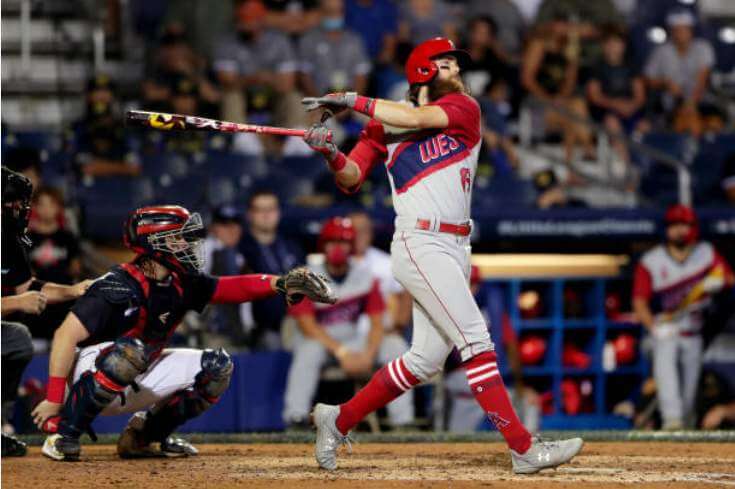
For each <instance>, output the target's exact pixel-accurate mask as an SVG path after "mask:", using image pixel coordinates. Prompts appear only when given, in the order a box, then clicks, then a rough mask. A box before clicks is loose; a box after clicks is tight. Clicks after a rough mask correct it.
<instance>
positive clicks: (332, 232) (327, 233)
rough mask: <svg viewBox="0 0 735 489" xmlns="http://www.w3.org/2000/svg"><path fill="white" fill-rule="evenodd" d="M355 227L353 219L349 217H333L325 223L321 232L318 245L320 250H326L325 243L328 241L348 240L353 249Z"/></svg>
mask: <svg viewBox="0 0 735 489" xmlns="http://www.w3.org/2000/svg"><path fill="white" fill-rule="evenodd" d="M355 237H356V233H355V228H354V227H353V225H352V220H351V219H349V218H347V217H333V218H331V219H329V220H328V221H327V222H325V223H324V225H323V226H322V230H321V232H320V233H319V243H318V247H319V250H320V251H322V252H323V251H324V245H325V244H326V243H327V241H347V242H348V243H350V247H351V249H354V247H355Z"/></svg>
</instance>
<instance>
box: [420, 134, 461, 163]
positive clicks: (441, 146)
mask: <svg viewBox="0 0 735 489" xmlns="http://www.w3.org/2000/svg"><path fill="white" fill-rule="evenodd" d="M457 149H459V143H458V142H457V140H456V139H454V138H453V137H451V136H447V135H446V134H439V135H438V136H434V137H433V138H431V139H429V140H427V141H424V142H422V143H420V144H419V153H420V155H421V163H424V164H426V163H430V162H431V161H433V160H436V159H438V158H440V157H442V156H447V155H448V154H449V153H451V152H452V151H455V150H457Z"/></svg>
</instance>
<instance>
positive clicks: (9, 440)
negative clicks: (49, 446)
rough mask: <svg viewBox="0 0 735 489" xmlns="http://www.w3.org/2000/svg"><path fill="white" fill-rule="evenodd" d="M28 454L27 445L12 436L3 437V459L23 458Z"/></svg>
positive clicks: (4, 435)
mask: <svg viewBox="0 0 735 489" xmlns="http://www.w3.org/2000/svg"><path fill="white" fill-rule="evenodd" d="M26 453H28V447H27V446H26V444H25V443H23V442H22V441H20V440H19V439H17V438H16V437H14V436H12V435H6V434H5V433H3V436H2V454H3V457H23V456H25V454H26Z"/></svg>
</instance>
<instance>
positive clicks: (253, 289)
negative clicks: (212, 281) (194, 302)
mask: <svg viewBox="0 0 735 489" xmlns="http://www.w3.org/2000/svg"><path fill="white" fill-rule="evenodd" d="M272 278H273V275H265V274H259V275H233V276H229V277H217V287H216V288H215V289H214V295H212V300H211V302H212V303H213V304H233V303H234V304H239V303H242V302H250V301H256V300H258V299H265V298H267V297H272V296H274V295H276V293H277V292H276V291H274V290H273V288H271V279H272Z"/></svg>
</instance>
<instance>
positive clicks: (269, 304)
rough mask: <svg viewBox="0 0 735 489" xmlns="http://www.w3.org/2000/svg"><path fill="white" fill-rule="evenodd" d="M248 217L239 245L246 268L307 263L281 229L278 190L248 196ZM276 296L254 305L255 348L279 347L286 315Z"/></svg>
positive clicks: (280, 269) (271, 269)
mask: <svg viewBox="0 0 735 489" xmlns="http://www.w3.org/2000/svg"><path fill="white" fill-rule="evenodd" d="M246 217H247V224H248V229H247V232H246V233H245V234H244V235H243V237H242V239H241V240H240V244H239V245H238V248H239V250H240V253H242V255H243V257H244V258H245V267H246V268H247V270H249V271H251V272H253V273H274V274H282V273H285V272H286V271H288V270H290V269H292V268H294V267H295V266H297V265H299V264H301V263H304V255H303V252H302V251H301V250H300V249H299V248H298V246H297V245H296V244H294V243H293V242H291V241H290V240H288V239H286V238H285V237H283V236H281V235H279V233H278V225H279V223H280V221H281V208H280V205H279V201H278V196H277V195H276V193H275V192H273V191H270V190H258V191H255V192H254V193H253V194H252V195H251V196H250V198H249V199H248V203H247V215H246ZM276 299H277V298H273V299H266V300H262V301H258V302H257V303H253V305H252V316H253V321H254V322H255V325H256V329H255V331H253V338H252V340H251V341H252V343H253V346H255V347H256V348H260V349H268V350H272V349H278V348H280V345H281V338H280V333H281V323H282V321H283V319H284V317H285V316H286V305H285V302H284V301H283V300H276Z"/></svg>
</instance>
